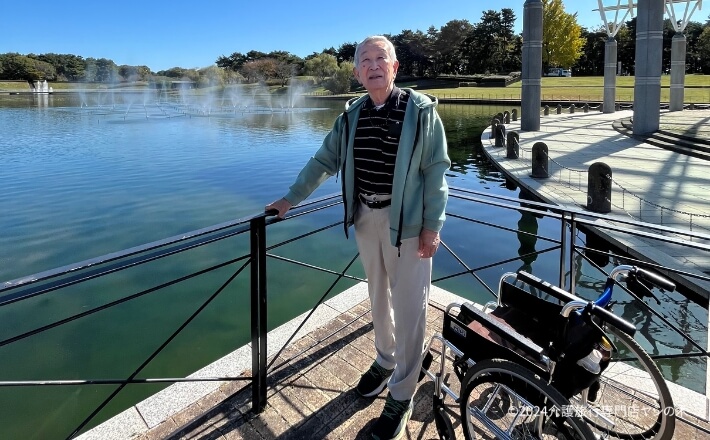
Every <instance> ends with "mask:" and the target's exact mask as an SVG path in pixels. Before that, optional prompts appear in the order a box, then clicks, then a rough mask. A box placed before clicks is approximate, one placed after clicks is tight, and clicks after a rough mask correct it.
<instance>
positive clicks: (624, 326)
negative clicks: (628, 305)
mask: <svg viewBox="0 0 710 440" xmlns="http://www.w3.org/2000/svg"><path fill="white" fill-rule="evenodd" d="M585 310H588V311H589V313H591V314H592V315H594V316H596V317H597V318H599V319H600V320H602V321H603V322H606V323H607V324H611V325H612V326H614V327H616V328H617V329H619V330H621V331H622V332H624V333H626V334H627V335H629V336H633V335H634V333H636V327H635V326H634V325H633V324H632V323H630V322H629V321H627V320H625V319H624V318H622V317H620V316H616V315H615V314H614V313H612V312H611V311H610V310H607V309H605V308H603V307H599V306H597V305H595V304H594V303H593V302H590V303H588V304H587V307H586V308H585Z"/></svg>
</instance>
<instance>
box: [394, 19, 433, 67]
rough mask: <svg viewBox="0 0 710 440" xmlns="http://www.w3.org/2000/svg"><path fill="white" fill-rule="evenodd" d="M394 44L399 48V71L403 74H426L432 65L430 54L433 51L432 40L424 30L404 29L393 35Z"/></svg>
mask: <svg viewBox="0 0 710 440" xmlns="http://www.w3.org/2000/svg"><path fill="white" fill-rule="evenodd" d="M392 44H394V46H395V48H397V60H399V72H400V74H401V75H414V76H424V75H425V73H426V71H427V69H428V68H429V67H430V66H431V64H432V63H431V60H430V57H429V55H430V54H431V52H432V48H431V44H430V40H429V39H428V38H427V36H426V34H424V32H422V31H416V32H412V31H411V30H408V29H406V30H403V31H402V32H401V33H400V34H398V35H395V36H394V37H392Z"/></svg>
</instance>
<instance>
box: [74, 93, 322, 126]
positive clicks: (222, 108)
mask: <svg viewBox="0 0 710 440" xmlns="http://www.w3.org/2000/svg"><path fill="white" fill-rule="evenodd" d="M302 92H303V89H302V88H300V87H295V88H293V89H292V88H289V89H288V90H287V91H286V93H283V94H272V93H271V92H270V91H269V89H268V88H267V87H265V86H253V85H248V86H243V85H236V86H229V87H226V88H224V89H222V90H219V91H207V92H203V93H195V90H194V89H188V88H185V87H181V88H178V89H170V88H169V87H168V86H167V84H164V85H163V87H160V88H157V89H152V88H151V89H145V90H143V91H128V90H126V91H120V92H119V91H113V90H102V91H98V92H93V91H92V92H87V91H81V92H79V96H80V101H81V104H80V110H81V112H82V113H84V114H90V115H100V116H104V117H106V118H107V119H109V120H112V119H113V120H120V121H126V122H128V121H132V120H145V119H168V118H176V117H186V116H187V117H188V118H192V117H208V118H233V117H237V116H241V115H244V114H245V113H250V114H254V113H283V112H288V113H298V112H304V111H312V110H317V109H313V108H306V107H304V106H303V97H302V96H301V94H302Z"/></svg>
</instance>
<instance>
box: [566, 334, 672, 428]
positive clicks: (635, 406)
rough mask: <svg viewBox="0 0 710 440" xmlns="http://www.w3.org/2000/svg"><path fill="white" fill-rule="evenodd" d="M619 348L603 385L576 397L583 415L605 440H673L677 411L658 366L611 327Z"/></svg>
mask: <svg viewBox="0 0 710 440" xmlns="http://www.w3.org/2000/svg"><path fill="white" fill-rule="evenodd" d="M606 330H607V333H608V334H609V335H610V336H611V339H612V340H613V342H614V344H616V347H617V349H618V353H615V355H614V358H618V361H616V362H615V361H614V360H615V359H614V358H612V362H611V363H610V364H609V366H608V367H607V368H606V369H605V370H604V372H603V373H602V375H601V377H600V379H599V385H598V386H596V387H590V390H589V392H588V393H582V395H581V397H574V398H573V399H572V401H573V402H578V401H581V403H582V405H583V406H582V407H581V408H582V414H583V416H584V418H585V419H586V420H587V422H588V423H589V424H590V425H591V426H592V427H593V428H594V429H595V430H597V431H598V432H599V433H600V434H602V437H603V438H608V437H609V438H620V439H629V440H641V439H644V440H670V439H672V438H673V432H674V431H675V408H674V407H673V400H672V398H671V393H670V391H669V390H668V386H667V385H666V382H665V380H664V379H663V376H662V375H661V372H660V371H659V369H658V367H657V366H656V363H655V362H654V361H653V359H651V357H650V356H649V355H648V353H646V351H645V350H644V349H643V348H641V346H640V345H639V344H638V343H637V342H636V341H635V340H634V339H633V338H632V337H630V336H628V335H627V334H625V333H623V332H621V331H619V330H617V329H615V328H614V327H612V326H609V327H608V328H607V329H606Z"/></svg>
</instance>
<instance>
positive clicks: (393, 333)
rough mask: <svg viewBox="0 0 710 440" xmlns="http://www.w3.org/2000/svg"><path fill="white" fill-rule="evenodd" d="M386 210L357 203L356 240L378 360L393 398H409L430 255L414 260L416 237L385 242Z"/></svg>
mask: <svg viewBox="0 0 710 440" xmlns="http://www.w3.org/2000/svg"><path fill="white" fill-rule="evenodd" d="M389 213H390V208H389V207H387V208H383V209H370V208H368V207H367V206H366V205H365V204H363V203H360V207H359V209H358V212H357V215H356V217H355V238H356V240H357V246H358V250H359V252H360V260H361V261H362V264H363V266H364V268H365V276H366V277H367V288H368V292H369V294H370V304H371V307H372V323H373V326H374V330H375V349H376V351H377V358H376V360H377V363H378V364H380V366H382V367H384V368H387V369H392V368H394V373H393V374H392V376H391V377H390V380H389V382H388V383H387V387H388V388H389V391H390V393H391V394H392V397H393V398H395V399H396V400H406V399H411V398H412V397H413V396H414V392H415V391H416V388H417V378H418V377H419V372H420V370H421V363H422V358H423V350H424V337H425V331H426V315H427V304H428V302H429V287H430V286H431V258H419V254H418V249H419V238H418V237H415V238H409V239H405V240H402V247H401V249H400V256H398V255H397V248H396V247H394V246H392V244H391V242H390V222H389Z"/></svg>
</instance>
